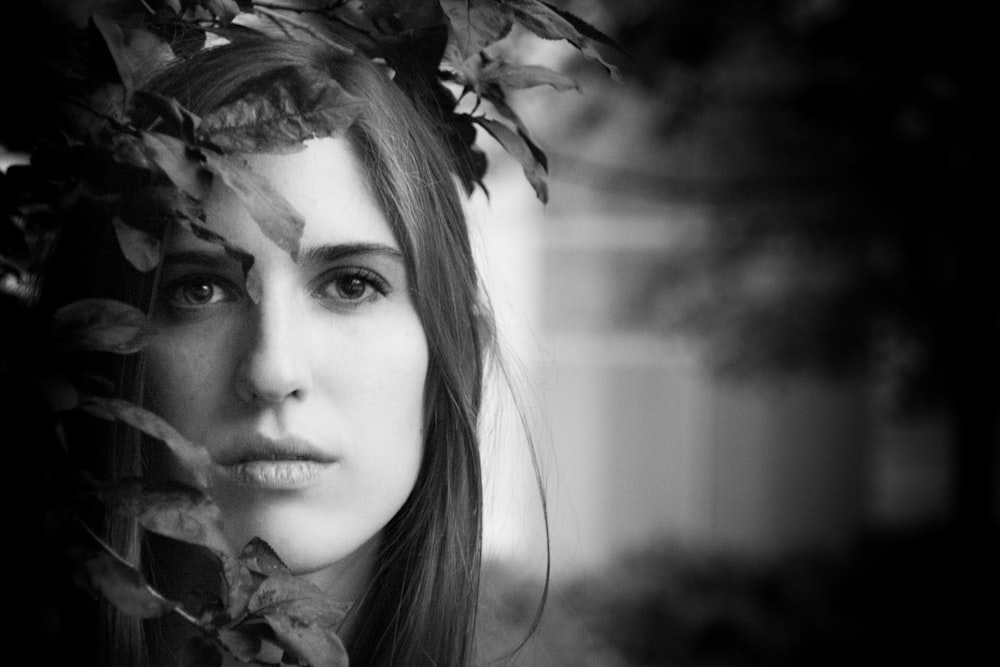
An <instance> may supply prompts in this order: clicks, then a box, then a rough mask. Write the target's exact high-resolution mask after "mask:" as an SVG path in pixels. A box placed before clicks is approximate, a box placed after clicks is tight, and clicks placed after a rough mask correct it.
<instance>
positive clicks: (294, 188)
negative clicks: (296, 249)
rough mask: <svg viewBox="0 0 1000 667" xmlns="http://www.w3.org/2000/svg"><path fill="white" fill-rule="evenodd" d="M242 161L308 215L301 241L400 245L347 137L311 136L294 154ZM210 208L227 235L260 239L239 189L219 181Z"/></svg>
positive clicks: (212, 223)
mask: <svg viewBox="0 0 1000 667" xmlns="http://www.w3.org/2000/svg"><path fill="white" fill-rule="evenodd" d="M244 160H245V161H246V163H247V165H248V166H249V168H250V170H251V171H252V172H253V173H254V174H256V175H258V176H261V177H263V178H265V179H266V180H267V181H268V183H269V184H270V186H271V187H272V188H273V189H274V191H275V192H276V193H277V194H278V195H280V196H281V197H284V198H285V199H286V200H287V202H288V203H289V204H291V206H292V207H293V208H294V209H295V211H297V212H298V213H299V214H300V215H301V216H302V218H303V219H304V220H305V228H304V230H303V233H302V245H303V246H314V245H324V244H337V243H360V242H365V243H381V244H384V245H387V246H390V247H392V248H395V249H397V250H398V249H399V244H398V243H397V241H396V239H395V236H394V235H393V233H392V230H391V228H390V226H389V223H388V221H387V220H386V219H385V216H384V214H383V213H382V210H381V208H380V207H379V205H378V204H377V202H376V200H375V197H374V196H373V194H372V190H371V186H370V184H369V182H368V178H367V176H366V175H365V174H364V173H363V172H362V169H361V166H360V163H359V161H358V160H357V158H356V157H355V155H354V152H353V150H352V149H351V146H350V144H349V143H348V141H347V140H346V139H345V138H343V137H324V138H322V139H312V140H309V141H307V142H306V143H305V147H304V148H303V149H302V150H299V151H296V152H293V153H286V154H279V155H275V154H254V155H248V156H245V157H244ZM206 213H207V215H208V221H209V226H210V227H211V228H212V229H214V230H216V231H219V232H220V233H222V234H223V235H224V236H226V237H227V238H230V239H232V240H234V241H236V240H241V241H243V242H244V243H246V242H248V241H249V242H250V243H249V244H250V245H251V246H253V245H256V244H255V243H253V241H254V240H255V239H254V238H253V237H256V236H258V235H259V236H261V238H262V235H261V234H259V229H257V225H256V224H255V223H254V222H253V219H252V218H251V217H250V214H249V213H248V212H247V211H246V209H245V207H244V206H243V205H242V204H241V203H240V200H239V197H238V196H237V195H236V193H234V192H232V191H231V190H229V189H228V188H226V187H225V186H223V185H221V184H219V183H216V184H214V185H213V188H212V191H211V193H210V195H209V198H208V200H207V201H206ZM248 235H249V236H250V237H251V238H247V236H248ZM256 240H258V241H259V240H260V239H256Z"/></svg>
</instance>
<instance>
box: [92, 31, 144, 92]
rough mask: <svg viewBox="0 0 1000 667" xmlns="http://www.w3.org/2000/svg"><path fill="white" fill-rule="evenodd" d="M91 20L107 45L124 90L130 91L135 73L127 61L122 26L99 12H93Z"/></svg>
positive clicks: (133, 83)
mask: <svg viewBox="0 0 1000 667" xmlns="http://www.w3.org/2000/svg"><path fill="white" fill-rule="evenodd" d="M91 20H92V21H93V22H94V27H95V28H97V32H98V33H99V34H100V35H101V38H102V39H103V40H104V44H105V46H107V47H108V53H109V54H110V55H111V59H112V60H113V61H114V63H115V69H116V70H117V71H118V77H119V79H121V82H122V84H124V86H125V90H126V91H127V92H130V91H131V90H132V88H133V87H134V86H135V75H134V74H133V72H132V66H131V64H130V63H129V57H128V56H127V55H126V54H125V33H124V31H123V30H122V27H121V26H120V25H118V24H117V23H115V22H114V21H113V20H111V19H109V18H108V17H106V16H101V15H100V14H94V15H93V16H91Z"/></svg>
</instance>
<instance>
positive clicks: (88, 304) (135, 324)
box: [50, 299, 151, 354]
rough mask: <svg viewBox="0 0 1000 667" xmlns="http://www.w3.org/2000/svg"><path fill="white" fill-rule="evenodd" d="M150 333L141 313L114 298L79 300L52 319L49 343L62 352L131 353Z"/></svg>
mask: <svg viewBox="0 0 1000 667" xmlns="http://www.w3.org/2000/svg"><path fill="white" fill-rule="evenodd" d="M150 332H151V328H150V324H149V320H148V319H147V318H146V315H145V314H143V312H142V311H141V310H139V309H138V308H136V307H134V306H130V305H129V304H127V303H124V302H122V301H115V300H114V299H79V300H77V301H73V302H71V303H69V304H67V305H65V306H63V307H62V308H60V309H59V310H57V311H56V312H55V314H54V315H53V316H52V323H51V328H50V340H51V342H52V344H53V345H54V346H55V347H57V348H60V349H65V350H96V351H100V352H115V353H118V354H131V353H133V352H136V351H138V350H140V349H142V348H143V347H144V346H145V345H146V341H147V340H148V338H149V335H150Z"/></svg>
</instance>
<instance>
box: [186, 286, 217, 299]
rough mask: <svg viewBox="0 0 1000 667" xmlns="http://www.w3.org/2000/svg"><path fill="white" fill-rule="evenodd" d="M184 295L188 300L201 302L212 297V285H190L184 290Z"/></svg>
mask: <svg viewBox="0 0 1000 667" xmlns="http://www.w3.org/2000/svg"><path fill="white" fill-rule="evenodd" d="M185 292H186V296H187V298H188V299H189V300H190V301H194V302H197V303H201V302H204V301H208V300H209V299H210V298H212V286H211V285H209V284H208V283H199V284H197V285H191V286H189V287H188V288H187V289H186V290H185Z"/></svg>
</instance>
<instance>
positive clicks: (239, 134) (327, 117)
mask: <svg viewBox="0 0 1000 667" xmlns="http://www.w3.org/2000/svg"><path fill="white" fill-rule="evenodd" d="M304 77H305V75H296V76H295V78H292V75H291V74H290V75H289V77H288V79H289V83H279V84H277V85H275V86H273V87H271V88H270V89H268V90H267V91H266V92H263V93H251V94H249V95H246V96H244V97H242V98H240V99H239V100H237V101H235V102H233V103H231V104H228V105H226V106H224V107H222V108H220V109H218V110H216V111H214V112H212V113H211V114H209V115H207V116H205V117H204V118H203V119H202V123H201V132H202V136H203V138H204V139H205V140H207V141H210V142H211V143H213V144H215V145H216V146H218V147H219V148H221V149H222V150H225V151H231V152H237V153H275V152H277V153H281V152H287V151H288V149H289V147H290V146H295V145H297V144H300V143H301V142H303V141H305V140H307V139H312V138H317V137H327V136H332V135H335V134H338V133H340V132H343V131H344V130H346V129H347V128H348V127H350V126H351V124H352V123H353V122H354V120H355V119H356V118H357V117H358V115H359V114H360V113H361V112H362V111H363V110H364V109H365V107H366V106H367V103H366V102H365V101H363V100H362V99H360V98H357V97H354V96H353V95H350V94H349V93H348V92H347V91H345V90H344V89H343V88H342V87H341V86H340V84H339V83H337V82H336V81H334V80H333V79H330V78H329V77H321V76H319V75H316V76H314V77H312V78H310V79H309V80H303V79H304ZM293 84H295V85H296V88H297V90H295V91H294V93H293V92H291V91H289V88H288V86H289V85H293ZM296 100H302V102H301V103H296Z"/></svg>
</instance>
